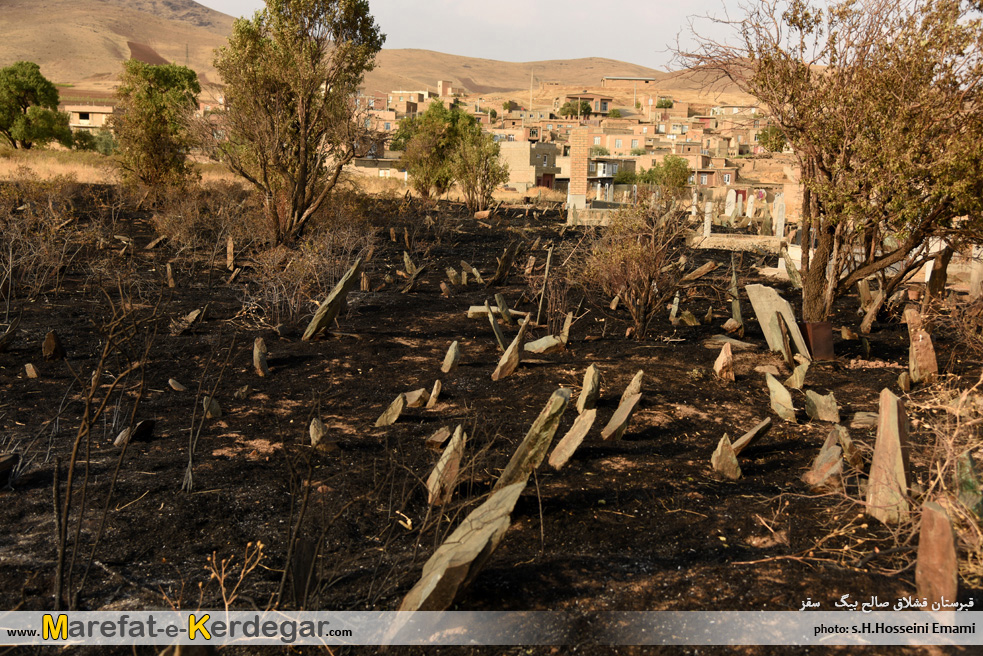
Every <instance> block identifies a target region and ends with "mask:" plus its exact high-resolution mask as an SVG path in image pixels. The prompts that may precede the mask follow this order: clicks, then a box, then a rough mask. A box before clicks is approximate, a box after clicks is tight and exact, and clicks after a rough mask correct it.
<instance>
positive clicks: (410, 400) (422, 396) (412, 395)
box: [405, 387, 430, 408]
mask: <svg viewBox="0 0 983 656" xmlns="http://www.w3.org/2000/svg"><path fill="white" fill-rule="evenodd" d="M405 396H406V407H407V408H422V407H423V406H425V405H426V404H427V401H429V400H430V393H429V392H428V391H427V390H426V389H424V388H422V387H421V388H420V389H418V390H413V391H412V392H407V393H406V394H405Z"/></svg>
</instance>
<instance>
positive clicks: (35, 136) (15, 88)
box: [0, 61, 72, 149]
mask: <svg viewBox="0 0 983 656" xmlns="http://www.w3.org/2000/svg"><path fill="white" fill-rule="evenodd" d="M0 135H3V136H4V138H5V139H6V140H7V141H8V142H9V143H10V145H11V146H13V147H14V148H25V149H26V148H31V147H32V146H34V145H39V146H43V145H46V144H49V143H51V142H52V141H58V142H60V143H62V144H64V145H66V146H71V145H72V131H71V130H70V129H69V127H68V114H66V113H64V112H59V111H58V89H57V88H55V85H54V84H52V83H51V82H49V81H48V80H47V78H45V77H44V76H43V75H41V69H40V67H39V66H38V65H37V64H35V63H33V62H26V61H21V62H17V63H16V64H13V65H12V66H7V67H6V68H0Z"/></svg>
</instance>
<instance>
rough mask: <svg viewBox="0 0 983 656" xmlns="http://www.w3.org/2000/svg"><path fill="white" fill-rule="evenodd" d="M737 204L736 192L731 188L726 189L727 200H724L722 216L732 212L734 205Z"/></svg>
mask: <svg viewBox="0 0 983 656" xmlns="http://www.w3.org/2000/svg"><path fill="white" fill-rule="evenodd" d="M736 204H737V192H736V191H735V190H733V189H728V190H727V200H726V201H725V202H724V216H726V217H729V216H731V215H732V214H733V213H734V205H736Z"/></svg>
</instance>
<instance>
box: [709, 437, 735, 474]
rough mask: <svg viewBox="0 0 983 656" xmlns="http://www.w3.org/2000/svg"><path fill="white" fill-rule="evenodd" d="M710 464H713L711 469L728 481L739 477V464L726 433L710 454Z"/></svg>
mask: <svg viewBox="0 0 983 656" xmlns="http://www.w3.org/2000/svg"><path fill="white" fill-rule="evenodd" d="M710 464H711V465H712V466H713V471H715V472H717V473H718V474H720V476H722V477H723V478H726V479H727V480H729V481H736V480H737V479H739V478H740V477H741V466H740V465H739V464H737V454H736V453H734V447H733V446H732V445H731V443H730V438H729V437H727V434H726V433H724V436H723V437H721V438H720V441H719V442H718V443H717V448H716V449H714V451H713V455H711V456H710Z"/></svg>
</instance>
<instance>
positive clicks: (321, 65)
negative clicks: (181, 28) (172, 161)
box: [215, 0, 385, 243]
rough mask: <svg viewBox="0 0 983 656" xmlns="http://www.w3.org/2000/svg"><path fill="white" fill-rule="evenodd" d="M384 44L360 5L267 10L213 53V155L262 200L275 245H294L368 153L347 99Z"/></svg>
mask: <svg viewBox="0 0 983 656" xmlns="http://www.w3.org/2000/svg"><path fill="white" fill-rule="evenodd" d="M384 41H385V35H383V34H382V33H381V32H380V31H379V28H378V27H377V26H376V24H375V21H374V20H373V18H372V16H371V14H370V13H369V3H368V2H367V1H366V0H267V2H266V8H265V9H263V10H261V11H259V12H257V13H256V15H255V16H254V17H253V18H252V19H238V20H236V22H235V23H234V25H233V29H232V36H231V37H229V44H228V45H227V46H225V47H224V48H221V49H220V50H219V51H218V53H217V56H216V59H215V68H216V69H218V71H219V73H220V74H221V76H222V79H223V81H224V82H225V84H226V89H225V95H226V102H227V107H228V109H227V111H226V113H225V115H224V117H223V131H224V132H225V134H226V136H227V138H226V139H225V140H224V141H222V142H220V143H219V144H218V145H217V154H218V155H219V156H220V157H221V158H222V159H223V160H224V161H225V162H226V163H227V164H228V165H229V167H230V168H231V169H232V170H233V171H235V172H236V173H237V174H238V175H240V176H242V177H243V178H245V179H246V180H248V181H249V182H250V183H252V184H253V185H254V186H255V187H256V188H257V189H258V190H259V191H260V192H262V194H263V195H264V196H265V197H266V198H267V215H268V217H269V220H270V223H271V226H272V229H273V235H274V240H275V241H276V242H278V243H279V242H284V241H290V240H293V239H295V238H297V237H298V236H300V234H301V233H302V232H303V230H304V228H305V226H306V225H307V224H308V222H309V221H310V219H311V218H312V217H313V216H315V215H316V214H317V212H318V210H320V209H321V207H322V206H323V205H324V203H325V201H326V199H327V198H328V196H329V194H330V193H331V190H332V189H333V188H334V187H335V185H336V183H337V182H338V179H339V177H340V176H341V172H342V170H343V168H344V166H345V165H346V164H348V163H349V162H351V161H352V159H354V158H355V157H357V156H359V155H361V154H365V153H367V152H368V151H369V149H370V148H371V146H372V145H373V135H371V134H370V133H369V129H368V127H367V122H366V121H365V120H364V116H362V115H361V114H360V111H361V110H359V108H358V107H357V106H356V103H354V102H352V98H353V97H354V96H355V94H356V92H357V90H358V87H359V85H360V84H361V83H362V80H363V78H364V76H365V73H366V71H369V70H371V69H372V67H373V66H374V62H375V56H376V54H377V53H378V52H379V50H380V49H381V48H382V44H383V42H384Z"/></svg>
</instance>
